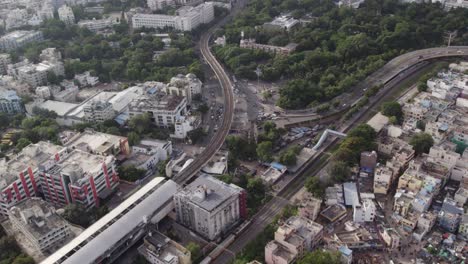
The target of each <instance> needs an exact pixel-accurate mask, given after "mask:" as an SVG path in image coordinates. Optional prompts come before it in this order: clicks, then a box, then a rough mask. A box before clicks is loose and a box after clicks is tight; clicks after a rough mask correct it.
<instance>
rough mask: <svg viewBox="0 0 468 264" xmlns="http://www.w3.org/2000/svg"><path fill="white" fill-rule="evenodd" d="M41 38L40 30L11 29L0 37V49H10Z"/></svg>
mask: <svg viewBox="0 0 468 264" xmlns="http://www.w3.org/2000/svg"><path fill="white" fill-rule="evenodd" d="M43 39H44V38H43V36H42V32H41V31H26V30H18V31H13V32H10V33H8V34H6V35H4V36H2V37H0V50H6V51H10V50H13V49H17V48H20V47H22V46H24V45H26V44H27V43H31V42H36V41H42V40H43Z"/></svg>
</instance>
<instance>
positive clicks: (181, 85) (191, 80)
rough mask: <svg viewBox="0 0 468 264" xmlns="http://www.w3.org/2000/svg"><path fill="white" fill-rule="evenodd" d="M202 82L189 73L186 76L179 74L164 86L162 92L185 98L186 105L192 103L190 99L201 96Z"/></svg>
mask: <svg viewBox="0 0 468 264" xmlns="http://www.w3.org/2000/svg"><path fill="white" fill-rule="evenodd" d="M201 88H202V82H201V81H200V79H198V78H197V76H195V74H192V73H189V74H187V75H185V76H184V75H182V74H179V75H177V76H175V77H172V78H171V81H170V82H169V83H168V84H167V85H166V86H165V88H164V90H165V91H166V92H167V93H168V94H173V95H179V96H184V97H187V104H188V105H190V104H191V103H192V98H193V96H194V95H196V94H201Z"/></svg>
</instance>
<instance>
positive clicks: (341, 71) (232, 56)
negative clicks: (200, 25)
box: [215, 0, 468, 109]
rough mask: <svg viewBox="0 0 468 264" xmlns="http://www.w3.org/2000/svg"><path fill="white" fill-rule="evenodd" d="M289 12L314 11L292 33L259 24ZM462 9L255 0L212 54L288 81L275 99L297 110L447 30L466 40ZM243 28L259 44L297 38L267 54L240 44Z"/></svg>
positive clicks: (377, 1)
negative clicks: (292, 48) (284, 50)
mask: <svg viewBox="0 0 468 264" xmlns="http://www.w3.org/2000/svg"><path fill="white" fill-rule="evenodd" d="M286 12H291V14H292V15H293V16H294V17H296V18H304V16H305V15H307V16H306V17H305V18H307V17H314V18H315V19H311V21H310V23H307V24H306V25H303V26H301V27H299V28H297V29H296V30H291V31H290V32H283V31H274V30H273V31H272V30H267V29H265V28H264V27H262V26H261V25H263V23H265V22H269V21H271V20H272V19H273V18H274V17H275V16H278V15H280V14H282V13H286ZM467 24H468V10H467V9H463V8H459V9H453V10H450V11H448V12H447V11H444V10H443V7H442V5H440V4H439V3H437V4H428V3H425V4H417V3H411V4H408V3H402V2H401V1H393V0H367V1H366V2H365V3H364V4H363V5H362V6H361V8H359V9H350V8H339V7H337V5H335V4H334V2H333V1H331V0H325V1H324V0H305V1H301V0H253V1H250V4H249V6H248V8H247V9H246V10H245V11H243V12H241V13H240V14H239V15H238V16H237V17H236V18H235V19H234V20H233V21H232V22H231V23H230V24H228V25H226V26H225V28H224V29H222V30H219V31H218V32H217V34H218V35H225V36H226V38H227V42H228V45H226V46H225V47H216V48H215V53H216V55H217V56H218V57H219V58H220V59H221V60H222V61H223V62H224V63H225V64H226V65H227V66H228V67H229V68H231V69H232V70H233V71H234V73H235V74H237V75H239V76H241V77H244V78H251V79H256V78H257V76H256V75H255V73H254V71H255V69H256V68H257V67H259V68H260V69H261V70H262V75H261V77H260V78H262V79H264V80H266V81H277V80H280V79H283V78H285V79H287V80H289V81H288V82H287V83H286V84H285V85H284V86H283V87H282V88H281V89H280V99H279V101H278V102H277V103H278V105H279V106H281V107H284V108H293V109H296V108H303V107H307V106H309V105H310V104H315V103H316V102H323V101H327V100H330V99H331V98H333V97H335V96H337V95H339V94H341V93H343V92H344V91H347V90H349V88H350V87H352V86H353V85H355V84H356V83H357V82H358V81H360V80H362V79H364V78H365V77H366V76H368V75H369V74H370V73H372V72H374V71H375V70H376V69H378V68H380V67H381V66H382V65H384V64H385V62H386V61H388V60H390V59H391V58H393V57H395V56H398V55H399V54H402V53H404V52H407V51H410V50H414V49H420V48H425V47H430V46H438V45H441V44H442V43H443V41H444V38H443V35H444V32H446V31H452V30H458V33H459V34H458V37H457V38H455V39H454V41H455V42H456V44H467V43H468V28H467V27H466V25H467ZM241 31H243V32H244V35H245V37H246V38H254V39H256V41H257V43H264V44H272V45H280V46H281V45H284V44H287V43H289V42H295V43H297V44H299V46H298V47H297V50H296V52H295V53H293V54H291V55H290V56H287V57H284V56H273V55H271V54H265V53H263V52H259V51H252V50H246V49H242V48H239V47H238V46H237V45H238V44H239V41H240V36H241Z"/></svg>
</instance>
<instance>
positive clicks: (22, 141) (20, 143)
mask: <svg viewBox="0 0 468 264" xmlns="http://www.w3.org/2000/svg"><path fill="white" fill-rule="evenodd" d="M31 143H32V142H31V141H29V139H27V138H20V139H19V140H18V142H17V143H16V149H17V150H18V151H21V150H22V149H23V148H25V147H26V146H28V145H29V144H31Z"/></svg>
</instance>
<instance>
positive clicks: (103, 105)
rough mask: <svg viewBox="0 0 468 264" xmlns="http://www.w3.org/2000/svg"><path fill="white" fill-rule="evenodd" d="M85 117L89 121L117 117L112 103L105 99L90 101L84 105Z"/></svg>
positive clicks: (102, 120)
mask: <svg viewBox="0 0 468 264" xmlns="http://www.w3.org/2000/svg"><path fill="white" fill-rule="evenodd" d="M83 111H84V119H85V120H86V121H87V122H104V121H106V120H111V119H113V118H114V117H115V111H114V108H113V107H112V104H111V103H109V102H105V101H94V100H92V101H90V102H88V103H87V104H85V105H84V107H83Z"/></svg>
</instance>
